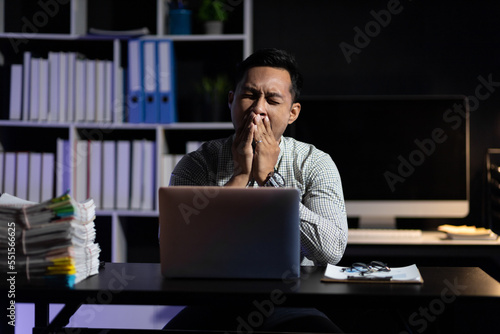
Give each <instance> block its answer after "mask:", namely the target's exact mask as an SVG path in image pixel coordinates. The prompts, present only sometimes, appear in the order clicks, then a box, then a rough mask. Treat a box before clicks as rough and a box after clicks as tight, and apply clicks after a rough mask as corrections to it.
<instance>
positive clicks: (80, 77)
mask: <svg viewBox="0 0 500 334" xmlns="http://www.w3.org/2000/svg"><path fill="white" fill-rule="evenodd" d="M86 64H87V61H86V60H85V59H77V60H76V64H75V73H76V78H75V79H76V82H75V121H77V122H83V121H85V119H86V113H87V109H86V108H87V104H86V101H87V99H86V97H87V90H86V89H87V87H86V83H87V65H86Z"/></svg>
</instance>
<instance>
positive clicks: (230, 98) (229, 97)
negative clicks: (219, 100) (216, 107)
mask: <svg viewBox="0 0 500 334" xmlns="http://www.w3.org/2000/svg"><path fill="white" fill-rule="evenodd" d="M233 101H234V92H233V91H232V90H230V91H229V93H228V94H227V105H228V106H229V109H231V105H232V104H233Z"/></svg>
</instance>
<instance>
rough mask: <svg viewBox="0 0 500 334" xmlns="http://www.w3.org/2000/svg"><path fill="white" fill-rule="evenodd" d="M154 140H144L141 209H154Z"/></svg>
mask: <svg viewBox="0 0 500 334" xmlns="http://www.w3.org/2000/svg"><path fill="white" fill-rule="evenodd" d="M155 189H156V188H155V142H153V141H149V140H146V141H144V174H143V201H142V209H143V210H154V200H155Z"/></svg>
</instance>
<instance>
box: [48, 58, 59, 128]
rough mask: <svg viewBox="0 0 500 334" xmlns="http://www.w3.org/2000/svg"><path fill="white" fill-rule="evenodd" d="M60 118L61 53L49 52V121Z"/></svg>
mask: <svg viewBox="0 0 500 334" xmlns="http://www.w3.org/2000/svg"><path fill="white" fill-rule="evenodd" d="M58 120H59V53H58V52H49V122H57V121H58Z"/></svg>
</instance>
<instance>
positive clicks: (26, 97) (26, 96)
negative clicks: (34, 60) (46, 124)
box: [21, 51, 31, 121]
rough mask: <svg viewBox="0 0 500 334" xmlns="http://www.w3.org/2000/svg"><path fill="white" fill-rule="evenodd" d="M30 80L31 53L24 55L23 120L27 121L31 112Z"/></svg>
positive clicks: (27, 52)
mask: <svg viewBox="0 0 500 334" xmlns="http://www.w3.org/2000/svg"><path fill="white" fill-rule="evenodd" d="M30 79H31V52H29V51H26V52H24V54H23V114H22V116H21V119H22V120H24V121H27V120H28V119H29V118H28V117H29V111H30V97H31V96H30V86H31V85H30V82H31V81H30Z"/></svg>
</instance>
